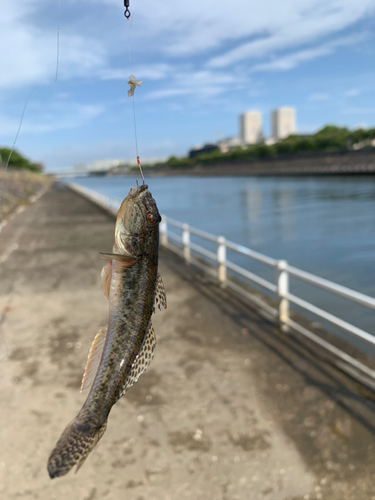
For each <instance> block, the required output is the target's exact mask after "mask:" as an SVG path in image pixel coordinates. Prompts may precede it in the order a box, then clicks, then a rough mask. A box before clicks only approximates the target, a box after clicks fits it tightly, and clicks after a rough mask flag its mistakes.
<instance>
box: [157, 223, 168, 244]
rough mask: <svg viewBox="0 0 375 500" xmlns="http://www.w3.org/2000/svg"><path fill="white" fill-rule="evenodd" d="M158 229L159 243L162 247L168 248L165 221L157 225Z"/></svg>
mask: <svg viewBox="0 0 375 500" xmlns="http://www.w3.org/2000/svg"><path fill="white" fill-rule="evenodd" d="M159 229H160V243H161V244H162V245H163V247H166V246H168V226H167V221H166V220H165V219H164V218H163V219H162V220H161V222H160V224H159Z"/></svg>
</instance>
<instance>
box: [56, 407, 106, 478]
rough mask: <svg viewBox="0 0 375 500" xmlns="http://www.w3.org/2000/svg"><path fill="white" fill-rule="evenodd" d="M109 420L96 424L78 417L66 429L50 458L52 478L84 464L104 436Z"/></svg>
mask: <svg viewBox="0 0 375 500" xmlns="http://www.w3.org/2000/svg"><path fill="white" fill-rule="evenodd" d="M106 428H107V422H104V424H100V425H99V426H94V425H93V424H92V423H88V422H82V421H81V419H80V418H79V416H78V417H76V418H75V419H74V420H73V421H72V422H71V423H70V424H69V425H68V426H67V427H66V429H65V430H64V432H63V433H62V435H61V437H60V439H59V440H58V442H57V444H56V446H55V448H54V449H53V450H52V453H51V455H50V457H49V459H48V465H47V468H48V473H49V475H50V478H51V479H54V478H55V477H61V476H64V475H65V474H67V473H68V472H69V471H70V469H71V468H72V467H74V466H75V465H77V469H76V472H78V470H79V468H80V467H81V466H82V464H83V462H84V461H85V460H86V458H87V456H88V455H89V453H90V452H91V451H92V449H93V448H94V446H95V445H96V443H97V442H98V441H99V439H100V438H101V437H102V436H103V434H104V432H105V430H106Z"/></svg>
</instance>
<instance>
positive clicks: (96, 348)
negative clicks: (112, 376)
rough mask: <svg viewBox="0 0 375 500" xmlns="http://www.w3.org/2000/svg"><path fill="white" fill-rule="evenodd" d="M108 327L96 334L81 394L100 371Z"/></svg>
mask: <svg viewBox="0 0 375 500" xmlns="http://www.w3.org/2000/svg"><path fill="white" fill-rule="evenodd" d="M107 331H108V326H105V327H104V328H101V329H100V330H99V331H98V333H97V334H96V336H95V338H94V341H93V343H92V346H91V349H90V352H89V355H88V357H87V363H86V368H85V373H84V374H83V378H82V384H81V392H82V391H84V390H85V389H87V387H89V386H90V385H91V384H92V382H93V380H94V378H95V375H96V372H97V371H98V367H99V363H100V360H101V357H102V353H103V349H104V344H105V339H106V337H107Z"/></svg>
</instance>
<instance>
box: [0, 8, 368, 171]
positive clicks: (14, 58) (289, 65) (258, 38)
mask: <svg viewBox="0 0 375 500" xmlns="http://www.w3.org/2000/svg"><path fill="white" fill-rule="evenodd" d="M0 2H1V19H0V26H1V33H2V36H1V40H0V45H1V46H0V68H1V72H0V144H1V145H4V146H9V145H10V144H11V143H12V142H13V139H14V136H15V134H16V131H17V128H18V122H19V118H20V115H21V112H22V108H23V106H24V103H25V100H26V98H27V96H28V95H29V94H30V92H31V91H32V90H33V89H34V88H36V87H37V86H39V85H43V84H46V83H50V82H52V81H53V79H54V74H55V59H56V28H57V7H58V0H12V2H9V0H0ZM130 2H131V12H132V20H131V21H129V22H127V21H126V20H125V18H124V16H123V10H124V8H123V1H122V0H79V1H78V0H61V21H60V23H61V24H60V34H61V37H60V71H59V79H58V82H57V84H56V85H54V86H53V87H50V88H47V89H44V90H41V91H39V92H38V93H36V94H35V95H34V96H33V98H32V99H31V100H30V103H29V106H28V109H27V111H26V115H25V120H24V124H23V128H22V130H21V133H20V136H19V140H18V144H17V148H18V149H19V150H20V151H22V152H23V153H25V154H26V155H27V156H29V157H30V158H31V159H33V160H34V161H41V162H43V163H44V164H45V165H46V168H47V170H48V169H49V170H52V169H55V168H65V167H70V166H72V165H74V164H76V163H80V162H91V161H94V160H102V159H109V158H121V159H126V160H129V159H134V157H135V146H134V131H133V115H132V101H131V99H128V97H127V89H128V88H129V87H128V85H127V80H128V76H129V75H130V63H129V53H128V40H129V38H130V44H131V53H132V67H133V69H132V72H133V74H134V75H135V76H136V77H137V78H138V79H140V80H142V81H143V84H142V87H141V88H140V89H138V88H137V89H136V94H135V95H136V112H137V128H138V141H139V151H140V156H141V159H142V158H143V159H147V158H156V157H157V158H163V157H167V156H170V155H172V154H175V155H184V154H186V152H187V150H188V149H189V148H190V147H191V146H193V145H195V144H201V143H204V142H209V141H215V140H217V138H218V137H226V136H235V135H237V133H238V114H239V113H241V112H243V111H246V110H249V109H257V110H260V111H262V112H263V121H264V126H263V128H264V132H265V134H266V135H269V113H270V111H271V110H272V109H273V108H275V107H279V106H294V107H295V108H296V109H297V128H298V132H312V131H314V130H317V129H318V128H320V127H321V126H323V125H324V124H326V123H335V124H338V125H346V126H349V127H351V128H354V127H358V126H375V58H374V55H375V54H374V52H375V49H374V47H375V43H374V41H375V40H374V38H375V30H374V28H375V0H356V2H353V1H352V0H330V1H329V2H327V1H326V0H284V1H283V2H280V1H279V0H277V1H276V0H264V1H263V2H259V1H255V0H232V1H231V2H228V1H227V0H189V1H188V2H176V0H163V1H160V2H156V1H155V0H130Z"/></svg>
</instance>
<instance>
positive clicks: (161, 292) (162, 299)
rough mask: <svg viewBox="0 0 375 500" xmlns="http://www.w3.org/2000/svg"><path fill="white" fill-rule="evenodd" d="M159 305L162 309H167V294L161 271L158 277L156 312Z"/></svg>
mask: <svg viewBox="0 0 375 500" xmlns="http://www.w3.org/2000/svg"><path fill="white" fill-rule="evenodd" d="M157 307H158V308H159V310H160V311H161V310H162V309H167V294H166V293H165V288H164V283H163V280H162V279H161V276H160V274H159V273H158V276H157V278H156V289H155V304H154V312H155V310H156V308H157Z"/></svg>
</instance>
